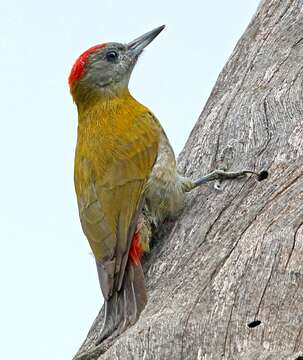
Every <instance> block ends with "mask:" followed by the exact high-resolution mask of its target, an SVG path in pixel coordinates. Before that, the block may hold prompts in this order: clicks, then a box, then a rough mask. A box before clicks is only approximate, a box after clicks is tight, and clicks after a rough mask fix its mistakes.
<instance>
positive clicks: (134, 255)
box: [128, 230, 144, 265]
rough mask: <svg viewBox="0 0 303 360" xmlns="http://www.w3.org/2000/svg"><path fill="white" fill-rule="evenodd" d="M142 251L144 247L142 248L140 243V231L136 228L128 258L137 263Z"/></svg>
mask: <svg viewBox="0 0 303 360" xmlns="http://www.w3.org/2000/svg"><path fill="white" fill-rule="evenodd" d="M143 252H144V249H143V247H142V245H141V244H140V233H139V231H138V230H137V231H136V232H135V233H134V236H133V239H132V243H131V245H130V250H129V254H128V258H129V259H130V261H131V262H132V263H133V264H134V265H139V264H140V259H141V257H142V255H143Z"/></svg>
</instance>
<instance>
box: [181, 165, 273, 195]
mask: <svg viewBox="0 0 303 360" xmlns="http://www.w3.org/2000/svg"><path fill="white" fill-rule="evenodd" d="M249 174H252V175H255V176H257V180H258V181H262V180H264V179H266V178H267V177H268V171H267V170H261V171H260V172H259V173H258V172H256V171H253V170H241V171H230V172H228V171H225V170H219V169H217V170H214V171H212V172H211V173H209V174H207V175H205V176H202V177H201V178H200V179H197V180H195V181H191V182H188V183H186V184H185V186H184V191H185V192H188V191H191V190H193V189H195V188H196V187H198V186H200V185H203V184H206V183H208V182H210V181H216V183H215V189H217V190H220V189H221V182H222V181H223V180H231V179H239V178H243V177H245V176H247V175H249Z"/></svg>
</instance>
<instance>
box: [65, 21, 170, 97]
mask: <svg viewBox="0 0 303 360" xmlns="http://www.w3.org/2000/svg"><path fill="white" fill-rule="evenodd" d="M163 29H164V25H163V26H160V27H158V28H156V29H154V30H152V31H149V32H148V33H146V34H144V35H142V36H140V37H138V38H136V39H135V40H133V41H131V42H130V43H128V44H120V43H115V42H110V43H106V44H101V45H96V46H93V47H91V48H90V49H88V50H86V51H85V52H84V53H83V54H81V55H80V56H79V58H78V59H77V60H76V62H75V64H74V65H73V67H72V70H71V73H70V75H69V78H68V82H69V86H70V90H71V93H72V95H73V97H74V99H75V100H76V101H77V99H76V97H77V94H78V93H79V92H80V93H81V92H83V90H85V91H87V90H93V91H94V92H100V93H104V94H107V93H108V94H112V93H113V94H114V93H116V92H118V91H120V90H123V89H127V87H128V82H129V79H130V75H131V72H132V70H133V68H134V66H135V64H136V62H137V60H138V57H139V55H140V54H141V53H142V51H143V49H144V48H145V47H146V46H147V45H148V44H149V43H150V42H151V41H152V40H153V39H154V38H155V37H156V36H157V35H158V34H159V33H160V32H161V31H162V30H163ZM81 90H82V91H81Z"/></svg>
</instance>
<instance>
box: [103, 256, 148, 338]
mask: <svg viewBox="0 0 303 360" xmlns="http://www.w3.org/2000/svg"><path fill="white" fill-rule="evenodd" d="M146 302H147V296H146V290H145V283H144V275H143V270H142V267H141V264H140V262H139V263H134V262H133V261H132V260H131V258H129V260H128V263H127V266H126V269H125V273H124V278H123V282H122V286H121V289H120V290H119V291H116V292H114V293H113V295H112V296H111V297H110V298H109V300H108V301H105V303H104V320H103V327H102V330H101V333H100V336H99V337H98V340H97V344H100V343H101V342H102V341H103V340H104V339H106V338H107V337H109V336H110V337H116V336H118V335H120V334H121V333H122V332H124V331H125V330H126V329H127V328H128V327H129V326H131V325H133V324H135V322H136V321H137V320H138V318H139V316H140V313H141V312H142V310H143V309H144V307H145V305H146Z"/></svg>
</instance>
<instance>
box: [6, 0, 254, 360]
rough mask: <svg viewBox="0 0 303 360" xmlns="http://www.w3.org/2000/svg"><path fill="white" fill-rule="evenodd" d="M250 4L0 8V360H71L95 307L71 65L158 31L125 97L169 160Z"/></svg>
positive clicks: (159, 0) (97, 298)
mask: <svg viewBox="0 0 303 360" xmlns="http://www.w3.org/2000/svg"><path fill="white" fill-rule="evenodd" d="M258 3H259V1H258V0H229V1H224V0H221V1H201V0H200V1H199V0H195V1H194V0H187V1H166V2H165V1H163V0H153V1H142V0H141V1H139V0H135V1H131V0H129V1H122V0H115V1H109V0H108V1H104V0H103V1H102V0H99V1H96V0H95V1H76V0H74V1H65V2H63V1H58V0H53V1H47V2H46V1H45V2H43V1H37V0H36V1H33V0H27V1H21V0H19V1H17V0H10V1H2V2H1V3H0V28H1V38H0V53H1V57H0V67H1V88H0V96H1V131H0V152H1V169H2V171H1V177H0V196H1V218H0V224H1V253H0V277H1V278H0V281H1V300H0V339H1V349H0V358H1V359H21V358H22V359H30V360H36V359H37V360H41V359H43V360H68V359H71V358H72V356H73V355H74V353H75V352H76V351H77V349H78V347H79V346H80V344H81V343H82V341H83V340H84V337H85V335H86V333H87V331H88V329H89V327H90V325H91V323H92V321H93V320H94V318H95V316H96V314H97V312H98V310H99V308H100V306H101V304H102V298H101V293H100V290H99V285H98V281H97V275H96V270H95V263H94V260H93V258H92V256H91V255H90V249H89V247H88V243H87V241H86V239H85V238H84V236H83V234H82V230H81V227H80V223H79V220H78V213H77V205H76V199H75V195H74V188H73V156H74V147H75V141H76V126H77V116H76V109H75V106H74V105H73V103H72V100H71V97H70V95H69V91H68V87H67V81H66V80H67V76H68V73H69V70H70V68H71V66H72V64H73V61H74V60H75V58H76V57H77V56H78V55H79V54H80V53H81V52H82V51H84V50H86V48H88V47H90V46H91V45H95V44H97V43H102V42H106V41H118V42H128V41H130V40H132V39H133V38H135V37H137V36H139V35H141V34H143V33H144V32H146V31H149V30H151V29H153V28H154V27H156V26H159V25H162V24H166V26H167V28H166V29H165V30H164V31H163V32H162V33H161V34H160V35H159V37H158V38H157V39H156V40H155V41H154V42H153V43H152V44H151V45H150V46H149V47H148V49H147V51H146V52H145V53H144V54H143V56H142V59H141V60H140V61H139V63H138V65H137V67H136V69H135V71H134V74H133V77H132V80H131V84H130V88H131V91H132V93H133V94H134V96H135V97H137V98H138V99H139V100H140V101H141V102H142V103H144V104H145V105H147V106H149V107H150V108H151V109H152V111H153V112H154V113H155V114H156V115H157V117H158V118H159V119H160V121H161V122H162V124H163V126H164V128H165V130H166V132H167V134H168V136H169V138H170V139H171V142H172V145H173V147H174V149H175V151H176V152H177V153H178V152H180V150H181V149H182V147H183V145H184V143H185V141H186V139H187V137H188V135H189V133H190V130H191V129H192V127H193V125H194V123H195V121H196V120H197V118H198V115H199V113H200V112H201V109H202V107H203V105H204V104H205V102H206V100H207V98H208V96H209V94H210V92H211V89H212V87H213V85H214V83H215V80H216V78H217V76H218V74H219V72H220V70H221V69H222V67H223V65H224V64H225V62H226V60H227V59H228V57H229V55H230V54H231V52H232V50H233V48H234V46H235V44H236V42H237V40H238V39H239V37H240V36H241V34H242V33H243V31H244V30H245V28H246V26H247V24H248V22H249V21H250V19H251V17H252V15H253V14H254V12H255V10H256V9H257V6H258Z"/></svg>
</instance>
